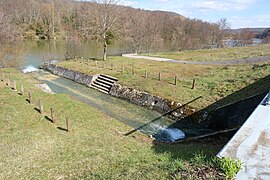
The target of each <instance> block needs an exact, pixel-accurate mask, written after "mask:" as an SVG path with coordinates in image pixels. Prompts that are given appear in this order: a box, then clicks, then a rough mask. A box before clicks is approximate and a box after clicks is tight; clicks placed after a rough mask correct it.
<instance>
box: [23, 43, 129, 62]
mask: <svg viewBox="0 0 270 180" xmlns="http://www.w3.org/2000/svg"><path fill="white" fill-rule="evenodd" d="M67 43H68V42H67V40H38V41H30V40H25V41H23V43H22V46H23V48H24V50H25V51H26V55H25V57H24V65H29V64H32V65H33V66H35V67H38V65H39V64H41V62H42V61H43V59H44V57H47V58H52V59H62V58H64V57H65V54H66V53H67V51H68V50H67V49H68V48H67ZM125 52H127V50H126V49H125V48H124V47H123V46H122V45H119V44H112V45H109V48H108V55H121V54H122V53H125ZM77 53H78V56H80V57H94V58H101V57H102V53H103V49H102V45H101V44H98V43H95V42H91V41H86V42H82V43H81V45H80V48H78V52H77Z"/></svg>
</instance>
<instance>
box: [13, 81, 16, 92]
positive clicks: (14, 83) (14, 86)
mask: <svg viewBox="0 0 270 180" xmlns="http://www.w3.org/2000/svg"><path fill="white" fill-rule="evenodd" d="M13 90H14V91H17V84H16V81H15V80H13Z"/></svg>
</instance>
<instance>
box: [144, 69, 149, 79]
mask: <svg viewBox="0 0 270 180" xmlns="http://www.w3.org/2000/svg"><path fill="white" fill-rule="evenodd" d="M144 77H145V78H147V77H148V73H147V70H145V71H144Z"/></svg>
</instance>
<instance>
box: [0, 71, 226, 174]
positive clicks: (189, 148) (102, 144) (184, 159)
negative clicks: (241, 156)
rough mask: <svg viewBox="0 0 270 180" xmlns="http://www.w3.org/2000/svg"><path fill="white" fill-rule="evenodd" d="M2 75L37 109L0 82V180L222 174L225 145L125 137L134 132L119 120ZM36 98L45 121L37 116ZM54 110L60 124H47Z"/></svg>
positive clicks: (26, 78)
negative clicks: (219, 163) (219, 162)
mask: <svg viewBox="0 0 270 180" xmlns="http://www.w3.org/2000/svg"><path fill="white" fill-rule="evenodd" d="M1 71H5V73H6V75H8V77H10V79H11V80H14V79H15V80H17V84H18V86H19V85H20V84H23V85H24V87H25V91H29V90H30V91H31V92H32V93H33V98H34V102H35V103H34V104H33V105H30V104H28V102H27V101H26V99H27V94H25V95H23V96H21V95H19V94H18V92H14V91H13V90H12V89H11V88H10V87H7V86H6V85H5V84H4V83H3V82H0V139H1V141H0V152H1V153H0V159H1V161H0V172H1V173H0V179H83V178H85V179H174V178H175V179H179V178H180V177H179V176H182V177H189V178H190V179H194V178H197V177H198V176H203V175H205V174H208V175H209V176H212V177H216V178H217V177H218V176H217V173H221V171H220V170H218V169H217V167H218V166H217V164H215V163H214V162H215V161H214V160H213V158H214V155H215V153H217V152H218V150H219V149H220V148H221V147H222V146H223V145H224V141H215V142H213V141H205V142H190V143H182V144H177V145H166V144H164V145H155V144H153V143H152V141H151V140H150V139H149V138H148V137H146V136H144V135H142V134H140V133H138V132H137V133H135V134H133V135H132V136H124V135H123V133H125V132H128V131H130V130H131V128H130V127H128V126H126V125H124V124H122V123H121V122H119V121H117V120H116V119H113V118H111V117H109V116H107V115H105V114H103V113H101V112H99V111H98V110H96V109H94V108H91V107H90V106H88V105H86V104H84V103H82V102H79V101H77V100H74V99H72V98H70V97H68V96H67V95H64V94H56V95H51V94H46V93H44V92H42V91H41V90H39V89H37V88H36V87H35V86H34V84H35V83H38V82H37V81H36V80H34V79H33V78H32V77H31V76H30V75H24V74H21V73H19V72H18V71H16V70H13V69H5V70H3V69H2V70H1V69H0V76H2V73H1ZM38 98H42V99H43V101H44V109H45V114H44V115H41V114H39V112H38V111H37V110H35V108H38V106H37V100H38ZM50 107H53V108H54V109H55V110H56V117H57V123H56V124H52V123H51V122H50V121H48V120H47V119H46V118H45V116H49V117H50V113H49V108H50ZM66 116H69V117H70V119H71V132H66V131H63V130H60V129H59V128H65V127H66V125H65V117H66ZM216 140H217V139H216ZM201 152H202V153H203V154H204V155H203V154H202V153H201ZM214 159H215V158H214ZM209 176H207V177H209Z"/></svg>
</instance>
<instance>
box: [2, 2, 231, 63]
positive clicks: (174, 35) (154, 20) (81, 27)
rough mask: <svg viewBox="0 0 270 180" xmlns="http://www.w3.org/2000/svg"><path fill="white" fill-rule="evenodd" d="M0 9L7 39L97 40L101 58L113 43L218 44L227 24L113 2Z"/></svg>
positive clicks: (143, 46) (140, 48)
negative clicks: (101, 52)
mask: <svg viewBox="0 0 270 180" xmlns="http://www.w3.org/2000/svg"><path fill="white" fill-rule="evenodd" d="M0 13H1V16H2V17H3V18H4V19H6V20H7V22H8V26H5V25H3V27H2V28H3V29H2V28H1V29H2V31H6V33H7V34H8V35H9V36H10V37H12V38H15V37H18V36H19V37H23V38H27V39H56V38H64V39H67V40H78V39H80V40H82V39H83V40H89V41H97V42H101V43H102V44H103V47H104V56H103V59H104V60H106V56H107V48H108V44H110V43H112V42H114V41H117V42H120V43H122V44H124V45H125V47H127V48H128V50H129V51H130V52H135V53H142V52H151V51H156V50H163V49H164V46H165V45H166V46H170V50H175V51H181V50H188V49H202V48H213V47H222V46H223V43H222V40H223V39H224V37H225V36H227V34H228V31H227V29H228V28H229V24H228V22H227V21H226V19H221V20H220V21H218V22H217V23H209V22H204V21H202V20H199V19H189V18H185V17H183V16H181V15H179V14H176V13H171V12H162V11H148V10H142V9H134V8H131V7H127V6H123V5H121V3H120V2H119V1H118V0H96V1H91V2H89V1H87V2H86V1H72V0H1V2H0ZM0 21H2V20H1V19H0ZM1 23H2V22H1ZM8 28H9V29H12V31H9V30H8ZM5 29H6V30H5ZM2 31H1V33H3V32H2ZM13 31H16V32H13ZM0 36H1V35H0ZM1 38H2V37H1ZM12 38H11V39H12ZM6 44H9V43H6Z"/></svg>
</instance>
